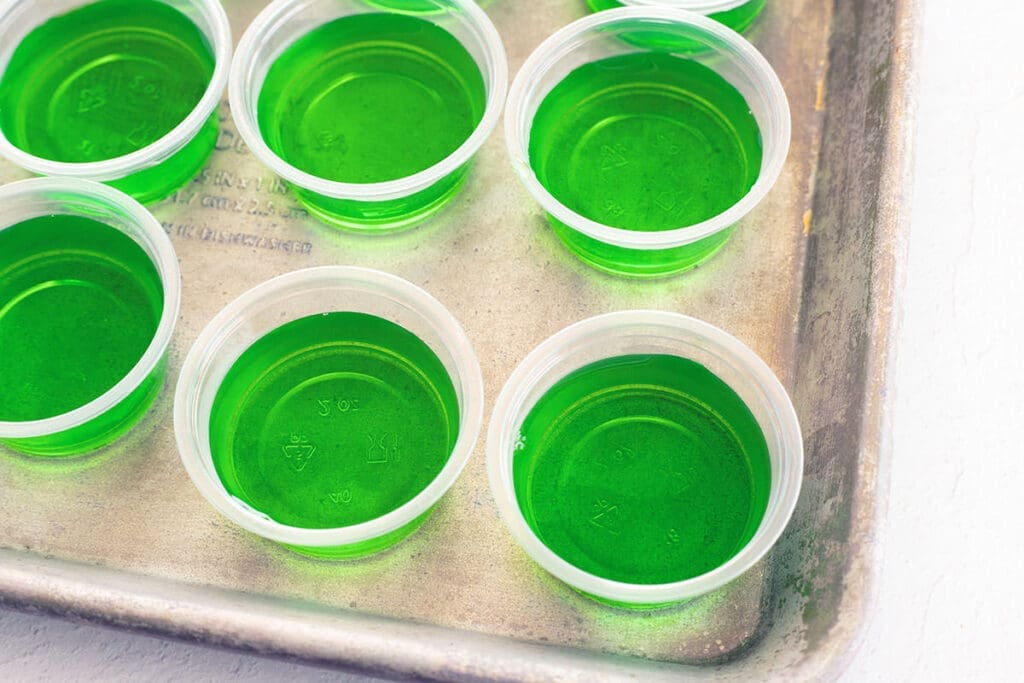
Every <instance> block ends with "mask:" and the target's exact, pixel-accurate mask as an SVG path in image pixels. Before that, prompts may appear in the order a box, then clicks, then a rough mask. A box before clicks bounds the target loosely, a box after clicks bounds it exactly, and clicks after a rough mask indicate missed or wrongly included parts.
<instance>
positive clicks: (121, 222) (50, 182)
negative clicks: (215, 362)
mask: <svg viewBox="0 0 1024 683" xmlns="http://www.w3.org/2000/svg"><path fill="white" fill-rule="evenodd" d="M61 214H67V215H71V216H82V217H86V218H90V219H92V220H95V221H98V222H100V223H104V224H106V225H109V226H111V227H113V228H115V229H117V230H119V231H120V232H122V233H124V234H125V235H127V236H129V237H130V238H131V239H132V240H134V241H135V242H136V243H137V244H138V245H139V246H140V247H142V250H143V251H144V252H145V253H146V254H147V255H148V256H149V257H150V259H151V260H152V263H153V266H154V267H155V269H156V271H157V273H158V274H159V277H160V282H161V285H162V296H163V310H162V312H161V315H160V318H159V321H158V323H157V328H156V332H155V333H154V335H153V338H152V341H151V342H150V343H149V346H148V348H146V350H145V352H144V354H143V355H142V357H141V358H140V359H139V361H138V362H137V363H136V364H135V366H134V367H133V368H132V369H131V371H130V372H128V373H127V374H126V375H125V376H124V378H123V379H121V380H120V381H119V382H117V383H116V384H115V385H114V386H113V387H111V388H110V389H109V390H108V391H106V392H104V393H103V394H102V395H100V396H98V397H97V398H95V399H94V400H92V401H90V402H88V403H86V404H85V405H82V406H79V407H77V408H75V409H74V410H70V411H68V412H65V413H63V414H60V415H56V416H53V417H49V418H47V419H40V420H33V421H22V422H0V444H3V445H5V446H7V447H9V448H11V449H14V450H17V451H21V452H23V453H27V454H32V455H40V456H49V457H61V456H71V455H78V454H81V453H85V452H88V451H92V450H95V449H97V448H100V447H102V446H104V445H106V444H109V443H110V442H112V441H113V440H115V439H117V438H118V437H120V436H122V435H123V434H124V433H125V432H127V431H128V430H129V429H130V428H131V427H132V426H133V425H134V424H135V423H136V422H137V421H138V420H139V419H140V418H141V417H142V415H143V414H145V413H146V411H147V410H148V409H149V407H150V406H151V405H152V403H153V401H154V400H155V398H156V396H157V395H158V394H159V393H160V389H161V387H162V386H163V383H164V378H165V374H166V372H165V371H166V351H167V345H168V343H169V342H170V339H171V334H172V332H173V330H174V324H175V322H176V321H177V319H178V307H179V304H180V297H181V276H180V273H179V269H178V261H177V258H176V257H175V254H174V247H173V246H172V245H171V242H170V240H169V239H168V237H167V235H166V233H165V232H164V230H163V228H162V227H161V226H160V224H159V223H158V222H157V220H156V219H155V218H154V217H153V216H152V214H150V213H149V212H148V211H147V210H146V209H145V208H144V207H143V206H142V205H140V204H139V203H138V202H137V201H135V200H134V199H132V198H131V197H128V196H127V195H125V194H123V193H121V192H119V191H117V190H114V189H112V188H109V187H106V186H104V185H100V184H98V183H94V182H91V181H88V180H76V179H70V178H37V179H32V180H23V181H20V182H16V183H11V184H9V185H6V186H4V187H2V188H0V232H3V231H4V230H7V229H9V228H10V227H11V226H13V225H16V224H19V223H22V222H23V221H27V220H29V219H32V218H37V217H42V216H52V215H61ZM22 265H25V264H24V263H23V264H22ZM7 274H8V273H7V272H0V282H2V281H3V278H4V276H5V275H7ZM30 284H32V283H30ZM62 284H64V283H60V282H49V283H41V284H33V286H32V287H31V288H30V289H27V290H25V291H24V292H22V293H20V294H18V295H17V296H15V297H14V299H20V298H23V297H26V296H30V295H31V294H32V292H34V291H37V290H39V289H40V288H45V287H56V286H59V285H62ZM12 302H13V304H17V301H14V300H12V301H0V309H2V310H3V315H7V314H9V312H10V310H11V305H12ZM122 332H123V330H122V329H120V328H118V329H110V330H108V331H107V334H109V335H110V336H111V337H114V336H117V335H119V334H122ZM47 342H48V339H47V337H46V332H45V331H44V330H40V338H39V343H40V345H45V344H47ZM4 352H6V351H4ZM55 353H60V350H59V349H57V350H55Z"/></svg>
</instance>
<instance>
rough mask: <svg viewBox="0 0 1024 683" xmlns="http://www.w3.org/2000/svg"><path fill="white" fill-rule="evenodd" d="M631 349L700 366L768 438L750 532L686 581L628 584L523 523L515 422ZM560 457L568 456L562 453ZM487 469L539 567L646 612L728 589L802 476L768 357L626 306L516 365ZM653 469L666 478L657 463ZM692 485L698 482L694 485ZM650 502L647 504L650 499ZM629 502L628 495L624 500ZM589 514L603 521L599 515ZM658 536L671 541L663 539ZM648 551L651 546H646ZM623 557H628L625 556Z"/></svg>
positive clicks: (764, 541) (788, 410) (765, 541)
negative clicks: (764, 486) (759, 510)
mask: <svg viewBox="0 0 1024 683" xmlns="http://www.w3.org/2000/svg"><path fill="white" fill-rule="evenodd" d="M635 354H642V355H647V354H665V355H669V356H677V357H681V358H684V359H689V360H693V361H696V362H697V363H700V364H701V365H703V366H704V367H705V368H706V369H707V370H710V371H711V373H713V374H714V375H715V376H717V377H718V378H720V379H721V380H722V381H724V382H725V384H726V385H728V387H729V388H731V389H732V391H734V392H735V393H736V394H737V395H738V396H739V398H740V399H742V401H743V403H745V404H746V406H747V408H749V410H750V413H751V414H752V415H753V417H754V419H755V420H756V422H757V425H758V426H759V427H760V429H761V432H762V433H763V435H764V439H765V442H766V444H767V449H768V460H769V463H770V477H771V483H770V490H769V493H768V500H767V507H766V509H765V512H764V516H763V517H762V518H761V521H760V524H759V526H758V527H757V529H756V531H755V532H754V533H753V536H752V537H751V538H750V540H749V541H748V542H747V543H746V544H745V545H744V546H743V547H742V548H740V549H739V550H738V552H736V553H735V554H734V555H733V556H732V557H731V559H729V560H728V561H726V562H725V563H724V564H721V565H720V566H718V567H716V568H714V569H712V570H710V571H708V572H706V573H703V574H701V575H698V576H694V577H692V578H688V579H685V580H682V581H676V582H670V583H628V582H622V581H615V580H610V579H607V578H603V577H601V576H597V575H596V574H594V573H590V572H588V571H585V570H583V569H580V568H579V567H577V566H575V565H574V564H572V563H570V562H568V561H566V560H565V559H563V558H562V557H561V556H559V554H556V553H555V552H554V551H553V550H552V549H551V548H549V547H548V545H545V542H544V541H542V540H541V538H540V537H539V536H538V534H537V533H535V532H534V530H533V529H532V528H531V526H530V525H529V524H528V523H527V521H526V518H525V517H524V514H523V511H522V509H521V507H520V504H519V503H518V502H517V500H518V499H517V491H516V484H515V481H514V477H513V462H514V459H515V458H516V457H518V456H517V453H520V452H521V451H522V449H523V447H524V444H523V441H522V440H521V439H522V438H525V437H523V436H522V434H521V429H522V427H523V424H524V420H525V419H526V417H527V416H528V415H529V414H530V412H531V410H532V409H533V408H534V406H535V405H537V403H538V401H539V400H540V399H541V398H542V397H543V396H544V395H545V394H546V393H547V392H548V391H549V390H550V389H551V388H552V386H553V385H555V383H556V382H558V381H559V380H561V379H562V378H564V377H566V376H567V375H569V374H570V373H572V372H574V371H576V370H578V369H580V368H582V367H584V366H588V365H591V364H592V363H595V362H597V361H601V360H603V359H608V358H616V357H620V356H631V355H635ZM599 395H601V396H603V395H604V394H599ZM698 400H699V399H698ZM622 417H626V416H625V415H623V416H622ZM596 443H597V444H598V446H597V447H598V448H605V447H606V446H609V445H610V446H616V447H618V448H620V449H623V448H622V447H621V446H619V445H618V444H616V443H615V442H614V440H610V439H609V438H606V437H605V436H602V437H601V439H599V440H598V442H596ZM635 448H636V449H637V455H638V456H643V453H641V452H640V451H642V448H641V447H639V446H637V447H635ZM623 450H628V449H623ZM523 452H525V451H523ZM578 455H579V457H580V458H586V459H592V458H596V457H598V456H599V455H600V454H599V453H597V452H593V453H591V452H588V453H580V454H578ZM615 455H616V457H619V456H621V453H618V452H616V453H615ZM627 455H628V454H627ZM566 457H567V458H569V457H571V456H570V455H569V454H567V455H566ZM643 462H644V463H647V462H648V460H643ZM487 468H488V475H489V478H490V484H491V491H492V493H493V494H494V498H495V500H496V502H497V505H498V510H499V512H500V514H501V517H502V519H503V520H504V521H505V524H506V526H507V527H508V529H509V530H510V531H511V532H512V535H513V537H514V538H515V539H516V541H517V542H518V543H519V545H520V546H521V547H522V548H523V549H524V550H525V551H526V553H527V554H528V555H529V556H530V557H531V558H532V559H533V560H534V561H535V562H536V563H537V564H539V565H540V566H541V567H542V568H544V569H545V570H546V571H548V572H549V573H550V574H552V575H553V576H555V577H556V578H557V579H560V580H561V581H563V582H565V583H566V584H568V585H569V586H571V587H572V588H574V589H576V590H577V591H579V592H581V593H584V594H586V595H588V596H590V597H592V598H595V599H597V600H599V601H602V602H606V603H610V604H613V605H616V606H620V607H626V608H645V609H646V608H651V607H656V606H663V605H671V604H675V603H679V602H682V601H685V600H688V599H690V598H694V597H697V596H699V595H702V594H704V593H708V592H710V591H713V590H715V589H717V588H719V587H721V586H724V585H725V584H727V583H728V582H730V581H732V580H733V579H736V578H737V577H738V576H740V575H741V574H743V573H744V572H745V571H747V570H748V569H750V568H751V567H752V566H753V565H754V564H755V563H756V562H757V561H758V560H759V559H761V557H763V556H764V554H765V553H767V552H768V550H769V549H770V548H771V546H772V545H773V544H774V543H775V541H776V540H777V539H778V538H779V535H780V534H781V533H782V531H783V529H784V528H785V526H786V524H787V522H788V520H789V517H790V515H791V514H792V511H793V508H794V506H795V505H796V500H797V497H798V495H799V492H800V483H801V477H802V474H803V445H802V442H801V435H800V426H799V424H798V421H797V417H796V414H795V413H794V411H793V406H792V404H791V403H790V400H789V397H788V396H787V394H786V391H785V390H784V389H783V387H782V385H781V384H780V383H779V381H778V379H777V378H776V377H775V375H774V374H773V373H772V372H771V370H770V369H769V368H768V367H767V366H766V365H765V364H764V362H763V361H762V360H761V359H760V358H758V357H757V355H756V354H754V353H753V352H752V351H751V350H750V349H749V348H747V347H746V346H744V345H743V344H742V343H741V342H740V341H738V340H737V339H735V338H734V337H732V336H730V335H729V334H727V333H725V332H723V331H722V330H720V329H718V328H716V327H713V326H711V325H709V324H707V323H704V322H701V321H699V320H695V319H693V318H689V317H687V316H684V315H680V314H676V313H667V312H659V311H623V312H617V313H609V314H606V315H601V316H597V317H594V318H590V319H588V320H584V321H582V322H580V323H577V324H575V325H572V326H570V327H568V328H565V329H564V330H562V331H560V332H558V333H557V334H555V335H554V336H552V337H550V338H549V339H548V340H546V341H545V342H543V343H542V344H541V345H540V346H538V347H537V348H536V349H535V350H534V351H532V352H531V353H530V354H529V355H528V356H527V357H526V359H525V360H523V362H522V363H521V364H520V365H519V366H518V367H517V368H516V369H515V371H514V372H513V373H512V375H511V376H510V377H509V379H508V381H507V383H506V384H505V387H504V388H503V389H502V391H501V394H500V395H499V396H498V400H497V402H496V404H495V407H494V412H493V414H492V417H491V423H490V428H489V431H488V436H487ZM564 476H565V475H564V473H563V477H562V478H559V482H560V485H562V483H564V482H563V481H562V480H563V478H564ZM609 476H610V477H612V478H613V479H614V480H615V481H619V480H621V478H622V477H620V476H617V475H615V474H611V475H609ZM657 476H662V475H661V474H660V470H659V474H658V475H657ZM664 476H670V475H669V474H666V475H664ZM694 485H695V486H699V485H700V484H699V482H696V483H695V484H694ZM684 495H685V494H684ZM655 502H656V501H651V504H654V503H655ZM633 503H635V504H636V505H639V506H641V508H643V506H644V505H646V503H645V501H644V500H643V499H640V500H636V501H633ZM628 504H630V501H626V502H625V503H623V505H628ZM567 514H568V513H567ZM693 514H698V513H697V512H694V513H693ZM587 521H588V522H589V521H591V520H589V519H588V520H587ZM594 521H595V522H596V523H601V520H600V519H598V518H596V517H595V520H594ZM654 522H655V523H657V522H659V520H656V519H655V520H654ZM622 533H626V532H625V531H622ZM669 540H671V539H669ZM660 542H667V541H666V539H661V541H660ZM652 550H656V548H653V547H652ZM638 559H639V558H638ZM627 561H629V562H631V563H632V562H633V560H632V559H630V558H627Z"/></svg>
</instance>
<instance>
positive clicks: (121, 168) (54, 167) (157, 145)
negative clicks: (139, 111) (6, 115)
mask: <svg viewBox="0 0 1024 683" xmlns="http://www.w3.org/2000/svg"><path fill="white" fill-rule="evenodd" d="M189 1H190V2H191V3H192V4H193V5H195V6H196V7H198V8H199V9H200V11H202V12H203V14H204V15H205V16H206V19H207V20H208V21H209V22H210V26H211V28H212V32H213V35H212V39H213V40H212V45H211V46H210V47H211V49H212V51H213V59H214V67H213V75H212V76H211V77H210V82H209V83H208V84H207V86H206V90H205V91H204V92H203V96H202V97H201V98H200V99H199V102H198V103H196V106H195V107H193V108H192V111H191V112H189V114H188V116H186V117H185V118H184V119H182V120H181V121H180V122H179V123H178V125H176V126H175V127H174V128H172V129H171V130H170V131H168V132H167V133H166V134H164V136H163V137H161V138H158V139H157V140H155V141H154V142H152V143H150V144H148V145H146V146H145V147H143V148H141V149H137V150H135V151H134V152H130V153H128V154H124V155H122V156H119V157H114V158H112V159H103V160H101V161H88V162H70V161H54V160H52V159H44V158H43V157H38V156H35V155H34V154H30V153H29V152H26V151H25V150H23V149H21V148H19V147H17V146H15V145H14V144H13V143H12V142H11V141H10V140H8V139H7V136H6V135H5V134H4V132H3V130H2V129H0V156H3V157H6V158H7V159H9V160H10V161H11V162H12V163H14V164H17V165H18V166H20V167H22V168H24V169H27V170H29V171H32V172H33V173H38V174H40V175H48V176H62V177H65V178H81V179H87V180H97V181H110V180H117V179H119V178H124V177H125V176H128V175H131V174H132V173H135V172H137V171H140V170H143V169H146V168H149V167H150V166H154V165H156V164H157V163H159V162H161V161H163V160H164V159H166V158H167V157H169V156H171V155H172V154H174V153H175V152H177V151H178V150H179V149H180V148H182V147H184V146H185V145H186V144H187V143H188V142H189V141H191V140H192V138H194V137H195V136H196V134H197V133H198V132H199V130H200V129H201V128H202V127H203V124H204V123H205V122H206V120H207V119H208V118H209V117H210V115H211V114H212V113H213V112H214V110H215V109H216V108H217V106H218V105H219V104H220V101H221V96H222V94H223V92H224V86H225V85H226V84H227V81H228V72H229V67H230V62H231V46H232V39H231V25H230V23H229V22H228V17H227V14H226V13H225V11H224V7H223V6H222V5H221V4H220V2H218V0H189ZM18 4H19V2H18V1H17V0H13V1H12V2H11V4H10V6H9V7H8V8H7V10H8V12H10V11H13V10H14V8H15V7H16V6H17V5H18ZM167 4H172V3H167ZM2 9H3V8H0V10H2ZM6 14H7V12H3V11H0V23H2V22H3V20H4V17H5V15H6ZM4 70H5V71H6V65H5V68H4ZM2 73H3V72H0V75H2Z"/></svg>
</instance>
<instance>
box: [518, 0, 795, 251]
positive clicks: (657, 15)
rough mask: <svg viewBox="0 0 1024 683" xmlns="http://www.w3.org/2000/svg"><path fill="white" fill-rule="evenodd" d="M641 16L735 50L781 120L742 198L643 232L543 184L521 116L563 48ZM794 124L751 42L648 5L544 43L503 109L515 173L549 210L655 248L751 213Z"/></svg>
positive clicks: (592, 231) (606, 235) (709, 22)
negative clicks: (696, 219)
mask: <svg viewBox="0 0 1024 683" xmlns="http://www.w3.org/2000/svg"><path fill="white" fill-rule="evenodd" d="M637 20H646V21H651V22H658V23H668V24H684V25H688V26H692V27H695V28H698V29H700V30H701V31H702V32H703V33H705V34H709V35H710V36H711V37H713V38H716V39H718V40H720V41H721V42H723V43H725V44H726V45H728V46H729V47H730V48H732V49H733V50H735V51H736V52H737V53H739V55H740V57H741V58H742V59H743V60H745V63H746V65H747V66H748V67H749V68H750V69H752V70H753V74H754V75H756V76H757V77H758V80H759V82H760V85H761V86H762V87H763V88H764V90H765V101H766V103H767V105H768V108H769V113H770V115H771V117H772V118H773V119H775V120H777V122H778V124H779V125H778V126H776V127H775V129H773V130H771V131H768V132H769V133H771V137H770V138H769V137H768V136H767V135H765V131H763V130H762V131H761V133H762V137H764V138H765V140H766V142H767V140H768V139H770V140H771V141H772V142H773V143H774V145H773V149H774V150H776V153H775V154H773V155H771V156H769V157H768V158H767V163H766V164H764V165H763V167H762V169H761V171H760V173H759V174H758V177H757V180H756V181H755V182H754V184H753V186H751V188H750V190H748V191H747V193H746V194H745V195H744V196H743V197H742V198H740V200H739V201H738V202H736V203H735V204H733V205H732V206H731V207H729V208H728V209H726V210H725V211H723V212H722V213H720V214H718V215H716V216H712V217H711V218H708V219H706V220H704V221H701V222H700V223H695V224H693V225H688V226H682V227H679V228H673V229H670V230H659V231H640V230H628V229H625V228H616V227H612V226H609V225H605V224H603V223H599V222H597V221H595V220H592V219H590V218H587V217H586V216H583V215H582V214H579V213H577V212H576V211H573V210H572V209H570V208H569V207H568V206H566V205H565V204H563V203H562V202H560V201H559V200H558V199H556V198H555V197H554V195H552V194H551V193H550V192H549V191H548V190H547V188H545V187H544V185H542V184H541V182H540V180H538V178H537V175H536V174H535V173H534V172H533V169H532V168H531V166H530V158H529V152H528V146H529V127H528V126H524V125H522V121H521V120H520V119H521V117H522V115H523V114H524V112H523V109H524V107H525V105H526V93H527V90H528V88H529V87H530V86H531V84H532V83H533V82H534V81H535V80H536V78H537V76H538V74H539V73H541V72H543V71H544V70H546V69H547V68H548V67H549V66H550V65H551V63H552V62H553V61H554V60H556V59H557V58H559V57H560V56H561V55H562V53H563V51H565V50H567V49H570V48H571V46H573V45H574V44H576V43H577V42H578V40H579V38H580V36H581V35H582V34H584V33H588V32H590V31H592V30H599V29H607V28H610V27H614V26H615V25H616V24H624V23H627V22H634V21H637ZM790 127H791V122H790V112H789V102H788V99H787V98H786V92H785V90H784V89H783V87H782V83H781V81H779V77H778V75H777V74H776V73H775V70H774V69H773V68H772V67H771V65H770V64H769V63H768V61H767V60H766V59H765V58H764V56H763V55H762V54H761V53H760V52H759V51H758V50H757V48H755V47H754V46H753V45H752V44H751V43H750V42H749V41H747V40H746V39H745V38H744V37H743V36H741V35H740V34H739V33H737V32H735V31H733V30H732V29H730V28H728V27H726V26H724V25H722V24H720V23H718V22H717V21H715V20H713V19H710V18H708V17H706V16H704V15H702V14H698V13H696V12H693V11H689V10H683V9H676V8H674V7H653V6H646V5H645V6H642V7H641V6H632V7H619V8H616V9H610V10H605V11H603V12H597V13H594V14H591V15H589V16H586V17H583V18H582V19H578V20H576V21H574V22H573V23H571V24H569V25H568V26H565V27H564V28H562V29H560V30H559V31H557V32H555V33H554V34H552V35H551V36H550V37H549V38H547V39H546V40H545V41H544V42H543V43H541V44H540V46H539V47H537V49H536V50H534V51H533V53H532V54H531V55H530V56H529V57H528V58H527V59H526V62H524V63H523V66H522V68H521V69H520V70H519V73H518V74H517V75H516V77H515V79H514V80H513V82H512V87H511V88H510V89H509V96H508V103H507V104H506V111H505V144H506V145H507V147H508V153H509V156H510V157H511V159H512V165H513V167H514V168H515V170H516V174H517V175H518V176H519V178H520V180H521V181H522V182H523V184H524V185H526V188H527V190H528V191H529V192H530V194H531V195H533V197H534V199H535V200H536V201H537V202H538V203H539V204H540V205H541V207H542V208H543V209H544V210H545V211H546V212H547V213H549V214H550V215H552V216H554V217H555V218H556V219H557V220H559V221H560V222H562V223H564V224H565V225H567V226H568V227H570V228H572V229H573V230H576V231H578V232H581V233H583V234H585V235H587V236H588V237H591V238H593V239H595V240H598V241H600V242H604V243H606V244H611V245H614V246H617V247H624V248H627V249H641V250H656V249H670V248H674V247H680V246H684V245H686V244H692V243H694V242H696V241H698V240H701V239H703V238H705V237H708V236H710V235H713V234H715V233H717V232H720V231H722V230H725V229H726V228H728V227H730V226H732V225H734V224H735V223H737V222H738V221H739V220H740V219H741V218H743V217H744V216H746V215H747V214H748V213H750V211H751V210H753V209H754V207H755V206H757V205H758V204H759V203H760V202H761V201H762V200H763V199H764V197H765V196H766V195H767V194H768V192H769V191H770V190H771V188H772V187H773V186H774V185H775V182H776V180H778V177H779V175H780V174H781V173H782V168H783V165H784V164H785V161H786V157H787V156H788V154H789V143H790ZM765 146H766V147H767V145H765Z"/></svg>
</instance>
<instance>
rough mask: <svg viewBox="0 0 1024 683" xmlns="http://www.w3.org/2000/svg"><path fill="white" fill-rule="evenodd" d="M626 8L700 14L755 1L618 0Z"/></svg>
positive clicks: (720, 10)
mask: <svg viewBox="0 0 1024 683" xmlns="http://www.w3.org/2000/svg"><path fill="white" fill-rule="evenodd" d="M618 1H619V2H621V3H622V4H623V5H625V6H626V7H672V8H675V9H683V10H690V11H691V12H700V13H701V14H717V13H718V12H728V11H729V10H731V9H736V8H737V7H741V6H743V5H746V4H748V3H751V2H756V1H757V0H618Z"/></svg>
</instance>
